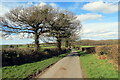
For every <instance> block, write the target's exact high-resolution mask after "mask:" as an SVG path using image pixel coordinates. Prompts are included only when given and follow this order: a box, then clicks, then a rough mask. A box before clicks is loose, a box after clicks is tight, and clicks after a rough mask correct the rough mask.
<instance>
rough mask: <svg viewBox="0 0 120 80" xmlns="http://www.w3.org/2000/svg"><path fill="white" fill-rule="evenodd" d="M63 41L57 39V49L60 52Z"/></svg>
mask: <svg viewBox="0 0 120 80" xmlns="http://www.w3.org/2000/svg"><path fill="white" fill-rule="evenodd" d="M61 41H62V40H61V39H57V47H58V49H59V50H61Z"/></svg>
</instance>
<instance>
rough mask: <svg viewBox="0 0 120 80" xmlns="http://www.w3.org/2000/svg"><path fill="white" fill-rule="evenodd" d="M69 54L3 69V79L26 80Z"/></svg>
mask: <svg viewBox="0 0 120 80" xmlns="http://www.w3.org/2000/svg"><path fill="white" fill-rule="evenodd" d="M66 55H67V54H62V55H59V56H58V57H53V58H49V59H46V60H43V61H39V62H34V63H28V64H23V65H19V66H8V67H3V68H2V77H3V78H26V77H28V76H29V75H30V74H33V73H35V72H37V71H39V70H42V69H44V68H46V67H47V66H49V65H50V64H53V63H55V62H56V61H58V60H60V59H62V58H63V57H64V56H66Z"/></svg>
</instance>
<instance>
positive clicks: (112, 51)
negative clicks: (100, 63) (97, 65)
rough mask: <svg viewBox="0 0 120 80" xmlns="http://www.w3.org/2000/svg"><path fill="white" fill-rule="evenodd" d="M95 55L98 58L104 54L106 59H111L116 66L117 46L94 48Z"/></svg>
mask: <svg viewBox="0 0 120 80" xmlns="http://www.w3.org/2000/svg"><path fill="white" fill-rule="evenodd" d="M96 54H97V55H98V56H100V55H104V54H105V55H107V58H108V59H111V60H113V61H114V63H115V64H118V58H119V57H118V45H108V46H98V47H96Z"/></svg>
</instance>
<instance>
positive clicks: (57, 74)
mask: <svg viewBox="0 0 120 80" xmlns="http://www.w3.org/2000/svg"><path fill="white" fill-rule="evenodd" d="M35 78H83V77H82V70H81V66H80V60H79V56H78V55H77V53H76V52H72V53H70V54H69V55H68V56H67V57H64V58H63V59H61V60H60V61H58V62H57V63H56V64H54V65H53V66H51V67H50V68H48V69H47V70H46V71H45V72H43V73H41V74H39V75H37V76H36V77H35Z"/></svg>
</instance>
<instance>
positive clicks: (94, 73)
mask: <svg viewBox="0 0 120 80" xmlns="http://www.w3.org/2000/svg"><path fill="white" fill-rule="evenodd" d="M80 54H81V56H80V62H81V64H82V69H83V72H84V77H85V78H118V71H117V70H116V69H115V67H114V65H113V64H110V63H108V60H100V59H98V58H97V56H96V55H94V54H85V53H84V52H82V53H81V52H80Z"/></svg>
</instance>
